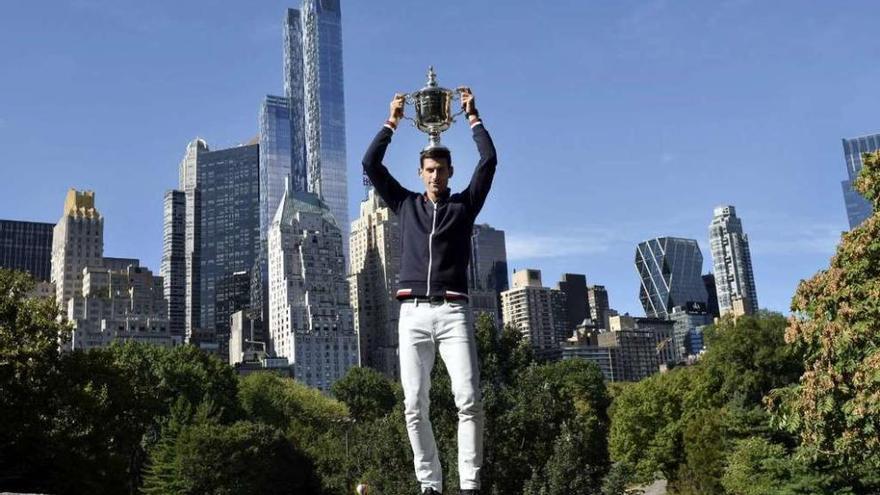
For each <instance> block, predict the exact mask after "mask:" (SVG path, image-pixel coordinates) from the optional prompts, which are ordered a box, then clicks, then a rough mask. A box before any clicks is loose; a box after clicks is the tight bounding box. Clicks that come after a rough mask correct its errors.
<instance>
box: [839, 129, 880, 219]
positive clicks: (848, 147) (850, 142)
mask: <svg viewBox="0 0 880 495" xmlns="http://www.w3.org/2000/svg"><path fill="white" fill-rule="evenodd" d="M878 149H880V134H873V135H870V136H862V137H857V138H852V139H844V140H843V157H844V160H846V173H847V175H848V176H849V178H848V179H847V180H845V181H843V182H841V187H842V188H843V200H844V202H845V203H846V217H847V219H848V220H849V228H850V229H854V228H856V227H858V226H859V225H860V224H861V223H862V222H864V221H865V220H866V219H867V218H868V217H870V216H871V213H872V208H871V203H870V202H869V201H868V200H867V199H865V198H864V197H863V196H862V195H861V194H859V192H858V191H856V190H855V189H854V188H853V183H854V182H855V180H856V179H857V178H858V176H859V172H860V171H861V170H862V153H869V152H872V151H877V150H878Z"/></svg>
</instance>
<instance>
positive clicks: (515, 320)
mask: <svg viewBox="0 0 880 495" xmlns="http://www.w3.org/2000/svg"><path fill="white" fill-rule="evenodd" d="M501 308H502V313H503V315H504V316H503V318H504V323H505V324H506V325H513V326H514V327H516V328H518V329H519V330H520V331H521V332H522V333H523V335H524V336H525V337H526V339H527V340H528V341H529V342H530V343H531V344H532V347H534V349H535V352H536V354H537V355H539V356H541V357H543V358H556V357H559V356H560V355H561V348H560V345H559V344H560V336H562V335H565V333H566V332H567V329H568V320H567V310H566V305H565V294H564V293H563V292H562V291H560V290H556V289H551V288H549V287H544V286H543V284H542V282H541V271H540V270H532V269H526V270H515V271H514V272H513V288H511V289H510V290H507V291H504V292H502V293H501Z"/></svg>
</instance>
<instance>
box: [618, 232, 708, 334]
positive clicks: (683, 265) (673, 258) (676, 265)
mask: <svg viewBox="0 0 880 495" xmlns="http://www.w3.org/2000/svg"><path fill="white" fill-rule="evenodd" d="M635 262H636V270H638V272H639V278H640V279H641V288H640V290H639V299H640V300H641V302H642V307H644V308H645V314H646V315H648V317H652V318H664V319H665V318H668V317H669V315H670V313H672V308H674V307H675V306H683V305H685V304H686V303H688V302H700V303H703V304H704V305H705V304H706V301H707V299H708V295H707V294H706V287H705V285H703V278H702V270H703V255H702V253H701V252H700V246H699V244H697V241H695V240H693V239H681V238H678V237H658V238H656V239H651V240H648V241H644V242H641V243H639V245H638V247H637V248H636V257H635Z"/></svg>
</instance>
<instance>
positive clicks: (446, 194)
mask: <svg viewBox="0 0 880 495" xmlns="http://www.w3.org/2000/svg"><path fill="white" fill-rule="evenodd" d="M449 194H450V190H449V188H448V187H447V188H446V190H445V191H443V192H442V193H440V196H439V197H438V198H437V203H438V204H440V203H445V202H446V201H447V200H448V199H449ZM422 200H423V201H430V198H428V192H427V191H425V192H423V193H422Z"/></svg>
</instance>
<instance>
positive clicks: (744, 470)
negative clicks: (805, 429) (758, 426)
mask: <svg viewBox="0 0 880 495" xmlns="http://www.w3.org/2000/svg"><path fill="white" fill-rule="evenodd" d="M720 482H721V485H722V486H723V487H724V489H725V490H726V491H727V493H730V494H733V495H795V494H798V495H800V494H803V495H807V494H814V493H828V494H830V493H839V494H844V493H854V492H853V491H852V490H851V489H848V488H844V489H838V488H836V487H835V486H834V485H835V482H834V476H833V475H829V474H827V473H823V472H822V469H820V468H818V467H817V466H809V465H807V464H805V463H804V462H803V461H802V459H800V458H798V457H796V456H793V455H791V453H790V452H788V449H787V448H786V447H785V446H784V445H781V444H778V443H773V442H771V441H770V440H767V439H766V438H761V437H750V438H747V439H744V440H740V441H738V442H737V443H736V445H735V446H734V448H733V450H732V452H731V453H730V455H729V456H728V457H727V467H726V469H725V471H724V473H723V476H722V477H721V479H720Z"/></svg>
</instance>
